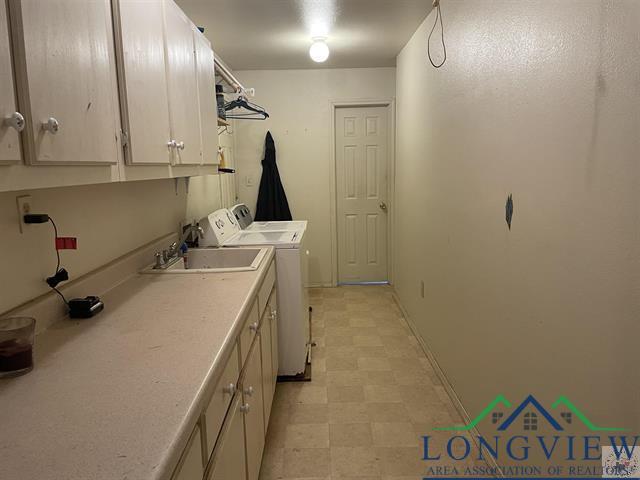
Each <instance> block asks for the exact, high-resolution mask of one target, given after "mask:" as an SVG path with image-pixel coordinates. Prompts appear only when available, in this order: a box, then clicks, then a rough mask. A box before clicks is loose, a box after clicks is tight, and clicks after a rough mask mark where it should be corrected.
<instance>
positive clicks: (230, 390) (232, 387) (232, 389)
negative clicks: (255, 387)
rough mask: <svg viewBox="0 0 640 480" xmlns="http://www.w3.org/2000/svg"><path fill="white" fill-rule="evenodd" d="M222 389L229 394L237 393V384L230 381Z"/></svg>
mask: <svg viewBox="0 0 640 480" xmlns="http://www.w3.org/2000/svg"><path fill="white" fill-rule="evenodd" d="M222 391H223V392H224V393H228V394H229V395H233V394H234V393H236V386H235V385H234V384H233V383H230V384H229V385H227V386H226V387H224V388H223V389H222Z"/></svg>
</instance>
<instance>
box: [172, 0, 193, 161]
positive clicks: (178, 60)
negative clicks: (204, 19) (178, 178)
mask: <svg viewBox="0 0 640 480" xmlns="http://www.w3.org/2000/svg"><path fill="white" fill-rule="evenodd" d="M164 5H165V29H166V38H165V40H166V51H167V67H168V68H167V72H168V75H169V77H168V81H169V115H170V118H171V136H172V139H173V140H175V142H176V147H175V148H173V163H174V164H176V165H199V164H201V163H202V155H201V153H202V152H201V145H200V109H199V105H198V81H197V75H196V55H195V50H194V49H195V46H194V42H193V30H192V28H193V27H192V24H191V21H190V20H189V18H187V16H186V15H185V14H184V13H183V12H182V10H180V7H178V6H177V5H176V4H175V3H174V2H173V0H165V2H164Z"/></svg>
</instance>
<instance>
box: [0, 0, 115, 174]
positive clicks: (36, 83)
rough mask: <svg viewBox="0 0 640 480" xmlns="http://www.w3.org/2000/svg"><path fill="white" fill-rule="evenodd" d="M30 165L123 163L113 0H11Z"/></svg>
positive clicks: (15, 53)
mask: <svg viewBox="0 0 640 480" xmlns="http://www.w3.org/2000/svg"><path fill="white" fill-rule="evenodd" d="M9 1H10V3H9V5H10V14H11V23H12V36H13V40H14V43H13V46H14V58H15V65H16V85H17V93H18V104H19V105H20V108H21V110H22V111H23V113H24V115H25V117H26V120H27V121H26V128H25V131H24V135H25V137H26V138H25V140H24V142H23V146H24V147H25V148H24V155H25V158H26V160H27V161H28V162H29V163H31V164H35V165H55V164H59V165H82V164H87V165H95V164H114V163H117V160H118V156H119V151H118V150H119V147H118V143H119V142H118V129H119V120H118V119H117V116H118V115H119V111H118V103H117V85H116V76H115V59H114V51H113V29H112V24H111V7H110V2H109V0H93V1H90V2H79V1H77V0H47V1H46V2H43V1H41V0H9Z"/></svg>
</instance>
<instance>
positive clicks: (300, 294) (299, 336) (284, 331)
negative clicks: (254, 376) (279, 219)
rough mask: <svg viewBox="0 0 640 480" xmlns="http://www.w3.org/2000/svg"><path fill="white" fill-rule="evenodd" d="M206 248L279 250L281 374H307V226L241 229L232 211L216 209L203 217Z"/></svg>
mask: <svg viewBox="0 0 640 480" xmlns="http://www.w3.org/2000/svg"><path fill="white" fill-rule="evenodd" d="M200 226H201V227H202V229H203V230H204V235H203V238H201V239H200V245H201V246H204V247H242V246H264V245H272V246H274V247H275V249H276V291H277V300H278V348H279V368H278V375H280V376H286V377H293V376H301V377H303V376H304V374H305V370H307V364H308V362H309V361H310V359H311V356H310V348H311V337H310V326H309V296H308V292H307V286H308V283H309V282H308V257H309V252H308V251H307V249H306V248H305V236H304V232H305V231H304V229H301V230H270V231H253V230H242V229H241V228H240V226H239V225H238V222H237V220H236V218H235V217H234V215H233V214H232V213H231V211H230V210H228V209H226V208H223V209H220V210H217V211H215V212H213V213H211V214H210V215H208V216H207V217H205V218H203V219H202V220H200Z"/></svg>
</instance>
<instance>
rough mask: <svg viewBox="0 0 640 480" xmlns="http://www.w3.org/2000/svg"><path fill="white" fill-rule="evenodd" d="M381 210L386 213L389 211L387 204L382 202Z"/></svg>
mask: <svg viewBox="0 0 640 480" xmlns="http://www.w3.org/2000/svg"><path fill="white" fill-rule="evenodd" d="M379 206H380V210H384V211H385V212H386V211H387V204H386V203H384V202H380V205H379Z"/></svg>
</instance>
